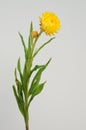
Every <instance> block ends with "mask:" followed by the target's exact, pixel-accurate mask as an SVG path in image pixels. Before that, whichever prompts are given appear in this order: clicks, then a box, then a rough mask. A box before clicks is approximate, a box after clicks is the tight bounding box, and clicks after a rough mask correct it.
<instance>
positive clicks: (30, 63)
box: [24, 31, 42, 130]
mask: <svg viewBox="0 0 86 130" xmlns="http://www.w3.org/2000/svg"><path fill="white" fill-rule="evenodd" d="M41 34H42V31H40V33H39V36H38V37H37V38H36V39H35V41H34V42H33V43H32V50H31V55H30V59H29V60H28V61H27V62H26V67H27V69H26V70H27V71H28V73H29V72H30V69H31V67H32V63H33V52H34V49H35V45H36V42H37V40H38V38H39V37H40V35H41ZM26 76H27V74H25V75H24V78H25V79H26ZM26 82H27V80H26ZM29 82H30V78H29V79H28V82H27V83H26V84H25V85H26V87H25V88H26V92H25V126H26V130H29V114H28V108H29V107H28V86H29Z"/></svg>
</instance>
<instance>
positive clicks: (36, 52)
mask: <svg viewBox="0 0 86 130" xmlns="http://www.w3.org/2000/svg"><path fill="white" fill-rule="evenodd" d="M54 38H55V37H53V38H51V39H50V40H48V41H47V42H45V43H44V44H43V45H42V46H40V47H39V48H38V50H37V51H35V53H34V55H33V57H35V56H36V55H37V54H38V52H39V51H40V50H41V49H42V48H44V47H45V46H46V45H47V44H48V43H50V42H51V41H52V40H53V39H54Z"/></svg>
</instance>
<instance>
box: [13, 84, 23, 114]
mask: <svg viewBox="0 0 86 130" xmlns="http://www.w3.org/2000/svg"><path fill="white" fill-rule="evenodd" d="M13 92H14V95H15V98H16V101H17V104H18V107H19V110H20V112H21V113H22V115H23V116H24V102H23V100H22V101H21V100H20V98H19V96H18V94H17V91H16V88H15V86H13Z"/></svg>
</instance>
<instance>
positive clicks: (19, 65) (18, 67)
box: [17, 58, 23, 82]
mask: <svg viewBox="0 0 86 130" xmlns="http://www.w3.org/2000/svg"><path fill="white" fill-rule="evenodd" d="M17 69H18V71H19V75H20V79H21V82H22V78H23V76H22V72H21V64H20V58H19V59H18V63H17Z"/></svg>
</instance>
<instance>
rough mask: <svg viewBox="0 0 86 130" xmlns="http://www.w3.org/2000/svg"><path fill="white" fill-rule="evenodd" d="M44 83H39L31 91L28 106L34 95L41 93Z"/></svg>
mask: <svg viewBox="0 0 86 130" xmlns="http://www.w3.org/2000/svg"><path fill="white" fill-rule="evenodd" d="M45 83H46V82H44V83H41V84H39V85H38V86H37V87H36V88H34V89H33V91H32V93H31V98H30V100H29V104H28V105H30V103H31V101H32V100H33V98H34V97H35V96H36V95H38V94H40V93H41V92H42V90H43V87H44V85H45Z"/></svg>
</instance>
